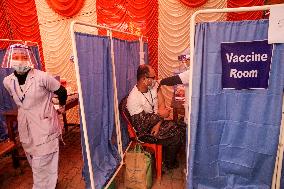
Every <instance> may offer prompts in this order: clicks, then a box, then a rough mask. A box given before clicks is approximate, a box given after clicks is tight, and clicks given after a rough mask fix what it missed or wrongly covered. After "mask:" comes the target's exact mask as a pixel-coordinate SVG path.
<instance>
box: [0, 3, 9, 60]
mask: <svg viewBox="0 0 284 189" xmlns="http://www.w3.org/2000/svg"><path fill="white" fill-rule="evenodd" d="M0 10H1V11H0V31H1V32H0V39H11V32H10V29H9V22H8V20H7V14H6V11H5V10H6V8H5V5H4V1H0ZM8 45H9V43H7V42H0V49H5V48H7V47H8ZM0 63H1V62H0Z"/></svg>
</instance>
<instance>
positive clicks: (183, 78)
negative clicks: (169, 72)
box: [178, 70, 189, 84]
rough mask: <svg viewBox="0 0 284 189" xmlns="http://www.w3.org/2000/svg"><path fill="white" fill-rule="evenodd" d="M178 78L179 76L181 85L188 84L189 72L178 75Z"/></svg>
mask: <svg viewBox="0 0 284 189" xmlns="http://www.w3.org/2000/svg"><path fill="white" fill-rule="evenodd" d="M178 76H179V78H180V80H181V82H182V84H188V82H189V70H187V71H185V72H182V73H180V74H179V75H178Z"/></svg>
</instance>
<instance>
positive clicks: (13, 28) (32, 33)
mask: <svg viewBox="0 0 284 189" xmlns="http://www.w3.org/2000/svg"><path fill="white" fill-rule="evenodd" d="M1 2H2V3H1V7H0V9H1V11H0V12H1V13H0V19H1V20H0V23H1V25H0V27H1V38H9V39H17V40H23V41H33V42H37V43H38V45H39V52H40V58H41V62H42V67H43V69H45V67H44V59H43V52H42V44H41V37H40V31H39V23H38V17H37V11H36V5H35V1H34V0H4V1H3V0H2V1H1ZM3 15H4V16H3ZM5 18H6V21H5ZM2 32H3V33H6V34H4V35H6V36H2ZM1 44H3V43H1Z"/></svg>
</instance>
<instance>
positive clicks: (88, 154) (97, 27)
mask: <svg viewBox="0 0 284 189" xmlns="http://www.w3.org/2000/svg"><path fill="white" fill-rule="evenodd" d="M75 25H81V26H88V27H90V28H96V29H105V30H107V36H109V37H110V39H111V56H112V69H113V88H114V114H115V126H116V134H117V144H118V151H119V154H120V156H121V162H120V165H119V166H118V168H117V170H116V171H115V173H114V174H113V176H112V178H111V179H110V180H109V181H108V183H107V184H106V186H105V188H108V187H109V186H110V184H111V182H112V181H113V179H114V177H115V176H116V175H117V173H118V171H119V170H120V169H121V167H122V165H123V158H124V156H125V154H123V150H122V140H121V133H120V131H121V129H120V120H119V110H118V98H117V86H116V74H115V64H114V51H113V39H112V32H118V33H123V34H126V35H132V36H135V37H138V38H139V42H140V52H139V55H140V62H141V58H142V57H141V56H142V55H144V53H143V52H144V51H143V39H144V38H145V39H147V38H146V37H144V36H143V35H141V36H140V35H136V34H132V33H129V32H124V31H120V30H116V29H112V28H108V27H106V26H100V25H96V24H89V23H86V22H81V21H76V20H75V21H72V22H71V24H70V32H71V39H72V50H73V55H74V63H75V71H76V78H77V86H78V93H79V105H80V110H81V118H82V126H83V127H82V128H83V134H84V141H85V145H86V154H87V161H88V167H89V174H90V181H91V188H92V189H95V182H94V173H93V169H92V167H93V166H92V161H91V154H90V146H89V137H88V134H87V126H86V116H85V109H84V100H83V95H82V85H81V79H80V72H79V62H78V54H77V47H76V39H75ZM94 35H97V36H98V34H94ZM141 43H142V44H141ZM143 59H144V57H143ZM131 144H132V141H131V142H130V143H129V145H128V147H127V149H126V151H127V150H128V149H129V147H130V146H131Z"/></svg>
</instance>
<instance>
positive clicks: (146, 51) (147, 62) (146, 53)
mask: <svg viewBox="0 0 284 189" xmlns="http://www.w3.org/2000/svg"><path fill="white" fill-rule="evenodd" d="M144 53H145V54H144V61H145V64H149V50H148V43H144Z"/></svg>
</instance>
